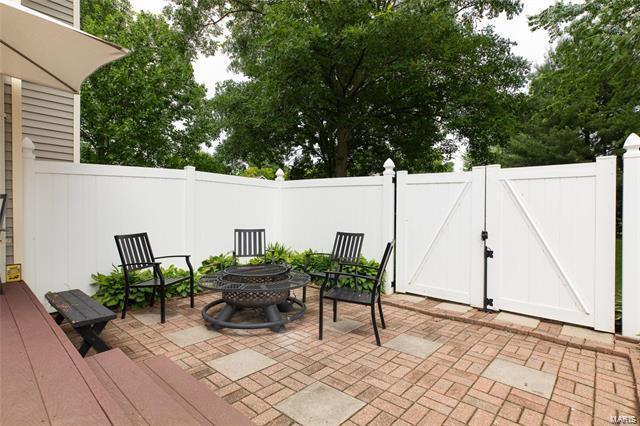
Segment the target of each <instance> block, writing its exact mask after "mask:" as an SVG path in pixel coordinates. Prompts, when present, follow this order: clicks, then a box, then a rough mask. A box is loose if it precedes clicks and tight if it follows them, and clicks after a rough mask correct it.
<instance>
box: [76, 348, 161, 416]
mask: <svg viewBox="0 0 640 426" xmlns="http://www.w3.org/2000/svg"><path fill="white" fill-rule="evenodd" d="M85 361H86V362H87V364H88V365H89V367H90V368H91V370H92V371H93V372H94V374H95V375H96V377H97V378H98V380H100V383H102V385H103V386H104V388H105V389H106V390H107V392H109V395H111V397H112V398H113V400H114V401H116V402H117V404H118V405H119V406H120V408H121V409H122V411H123V412H124V413H125V414H126V416H127V417H128V418H129V419H130V420H131V421H132V422H133V423H134V424H136V425H144V424H149V423H147V422H146V421H145V420H144V418H143V417H142V415H140V413H139V412H138V411H137V410H136V408H135V407H134V406H133V404H132V403H131V401H129V400H128V399H127V397H126V396H125V395H124V394H123V393H122V392H121V391H120V389H119V388H118V386H117V385H116V384H115V383H114V382H113V380H112V379H111V377H109V375H108V374H107V372H106V371H104V368H102V366H101V365H100V363H99V362H98V361H97V359H96V358H95V357H89V358H85Z"/></svg>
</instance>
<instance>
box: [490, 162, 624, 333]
mask: <svg viewBox="0 0 640 426" xmlns="http://www.w3.org/2000/svg"><path fill="white" fill-rule="evenodd" d="M488 185H490V186H489V188H491V190H490V191H488V192H487V193H488V212H487V217H488V230H489V240H488V242H489V245H490V247H491V248H492V249H494V250H495V259H492V260H491V261H490V269H489V275H490V280H489V297H493V299H494V305H493V307H494V309H501V310H508V311H513V312H520V313H524V314H528V315H533V316H538V317H542V318H550V319H555V320H560V321H566V322H571V323H574V324H582V325H586V326H590V327H595V328H597V329H599V330H605V331H613V328H614V294H615V263H614V260H615V157H602V158H599V159H598V161H597V162H596V163H589V164H575V165H560V166H546V167H527V168H515V169H496V170H495V173H491V174H489V182H488Z"/></svg>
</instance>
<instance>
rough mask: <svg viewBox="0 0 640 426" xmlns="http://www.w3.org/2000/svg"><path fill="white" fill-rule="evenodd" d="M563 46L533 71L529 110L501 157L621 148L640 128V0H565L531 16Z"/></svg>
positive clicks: (522, 159)
mask: <svg viewBox="0 0 640 426" xmlns="http://www.w3.org/2000/svg"><path fill="white" fill-rule="evenodd" d="M530 23H531V25H532V27H533V28H534V29H546V30H548V31H549V32H550V34H551V36H552V38H553V39H554V40H555V41H556V42H557V46H556V47H555V49H553V50H552V51H551V53H550V55H549V58H548V60H547V62H546V63H545V64H544V65H543V66H541V67H540V68H539V69H538V70H536V72H535V73H534V75H533V78H532V81H531V86H530V90H529V93H530V96H529V98H528V99H527V111H528V115H527V116H526V118H525V119H524V120H523V121H524V123H525V124H524V126H523V127H522V128H521V129H519V131H518V132H517V133H516V134H514V135H513V137H512V139H511V141H510V143H509V144H508V145H507V148H506V149H505V150H504V152H503V155H502V158H501V162H502V163H503V164H507V165H516V166H518V165H540V164H558V163H573V162H581V161H582V162H584V161H593V160H594V159H595V157H597V156H600V155H611V154H619V152H620V148H621V146H622V144H623V143H624V140H625V138H626V137H627V136H628V135H629V133H631V132H633V131H636V132H637V131H638V129H639V128H640V3H638V1H636V0H586V1H585V2H584V3H581V4H571V3H569V4H566V3H562V2H558V3H557V4H555V5H553V6H551V7H549V8H547V9H546V10H545V11H543V12H542V13H540V14H539V15H537V16H534V17H532V18H531V21H530Z"/></svg>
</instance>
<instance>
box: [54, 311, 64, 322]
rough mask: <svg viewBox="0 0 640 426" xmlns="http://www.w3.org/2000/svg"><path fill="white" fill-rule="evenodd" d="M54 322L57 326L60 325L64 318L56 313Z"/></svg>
mask: <svg viewBox="0 0 640 426" xmlns="http://www.w3.org/2000/svg"><path fill="white" fill-rule="evenodd" d="M55 321H56V324H58V325H60V324H62V321H64V317H63V316H62V314H61V313H59V312H58V313H57V314H56V319H55Z"/></svg>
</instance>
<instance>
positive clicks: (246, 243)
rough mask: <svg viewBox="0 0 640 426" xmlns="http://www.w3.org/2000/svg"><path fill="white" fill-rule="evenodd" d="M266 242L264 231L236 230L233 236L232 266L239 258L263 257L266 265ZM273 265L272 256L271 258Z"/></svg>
mask: <svg viewBox="0 0 640 426" xmlns="http://www.w3.org/2000/svg"><path fill="white" fill-rule="evenodd" d="M267 253H268V250H267V240H266V237H265V230H264V229H236V230H235V231H234V236H233V266H235V265H236V261H237V258H239V257H264V263H267ZM271 263H273V256H272V258H271Z"/></svg>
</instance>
